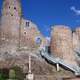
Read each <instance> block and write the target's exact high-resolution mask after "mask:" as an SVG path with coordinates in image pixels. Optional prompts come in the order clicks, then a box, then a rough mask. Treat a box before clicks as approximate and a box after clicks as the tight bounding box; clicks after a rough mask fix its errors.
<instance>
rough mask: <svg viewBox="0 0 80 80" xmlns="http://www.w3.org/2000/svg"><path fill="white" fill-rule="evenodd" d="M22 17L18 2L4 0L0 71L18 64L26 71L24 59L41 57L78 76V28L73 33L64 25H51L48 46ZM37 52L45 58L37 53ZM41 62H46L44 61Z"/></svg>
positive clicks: (79, 35) (40, 35) (0, 36)
mask: <svg viewBox="0 0 80 80" xmlns="http://www.w3.org/2000/svg"><path fill="white" fill-rule="evenodd" d="M21 15H22V12H21V4H20V0H4V2H3V8H2V16H1V24H0V62H1V64H0V68H10V67H12V66H15V65H18V66H20V67H21V68H23V71H24V72H25V70H24V67H25V66H26V63H27V62H26V60H27V57H26V56H27V55H29V54H30V55H32V56H36V57H37V58H39V59H42V57H41V56H43V57H44V58H46V59H47V60H49V61H50V62H52V63H55V64H60V65H62V66H64V67H67V68H69V69H70V70H71V71H73V72H75V74H76V75H80V74H79V73H80V67H79V64H80V56H79V55H80V43H79V41H80V28H77V29H76V30H75V32H72V31H71V30H70V28H69V27H67V26H64V25H56V26H53V27H52V31H51V41H50V44H49V41H48V40H47V39H46V38H45V37H44V36H43V35H42V34H41V33H40V31H39V30H38V28H37V25H36V24H34V23H33V22H31V21H30V20H25V19H23V18H22V16H21ZM46 46H47V47H50V49H49V51H48V49H47V50H44V48H45V47H46ZM42 49H43V50H44V51H43V52H42ZM40 50H41V52H42V53H44V54H45V55H44V54H42V53H41V54H40ZM46 51H47V52H46ZM48 52H50V54H49V53H48ZM37 55H38V56H37ZM46 55H48V56H46ZM50 56H53V58H54V59H52V57H50ZM55 58H56V59H55ZM58 59H59V60H58ZM42 60H43V59H42ZM53 60H54V61H53ZM60 60H61V61H63V62H60ZM43 62H44V63H45V61H44V60H43ZM26 69H27V66H26ZM26 71H27V70H26Z"/></svg>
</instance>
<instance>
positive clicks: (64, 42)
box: [51, 25, 76, 65]
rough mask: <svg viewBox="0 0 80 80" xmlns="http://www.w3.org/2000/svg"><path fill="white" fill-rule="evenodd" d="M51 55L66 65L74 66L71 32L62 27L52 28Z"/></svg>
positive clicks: (67, 28)
mask: <svg viewBox="0 0 80 80" xmlns="http://www.w3.org/2000/svg"><path fill="white" fill-rule="evenodd" d="M51 53H52V55H53V56H55V57H59V58H61V59H63V60H64V61H65V62H66V63H68V64H73V65H76V62H75V55H74V52H73V43H72V31H71V30H70V28H69V27H67V26H63V25H57V26H54V27H53V29H52V32H51Z"/></svg>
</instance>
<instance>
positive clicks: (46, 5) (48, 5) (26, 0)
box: [0, 0, 80, 36]
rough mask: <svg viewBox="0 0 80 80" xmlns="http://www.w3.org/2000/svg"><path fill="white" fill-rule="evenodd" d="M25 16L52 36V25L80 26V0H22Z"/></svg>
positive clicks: (45, 33)
mask: <svg viewBox="0 0 80 80" xmlns="http://www.w3.org/2000/svg"><path fill="white" fill-rule="evenodd" d="M21 4H22V12H23V17H24V18H25V19H29V20H32V21H33V22H34V23H35V24H37V25H38V28H39V30H40V31H41V32H42V33H43V35H45V36H50V29H51V26H52V25H67V26H70V28H71V29H75V28H76V27H77V26H80V0H21ZM1 5H2V0H0V9H1Z"/></svg>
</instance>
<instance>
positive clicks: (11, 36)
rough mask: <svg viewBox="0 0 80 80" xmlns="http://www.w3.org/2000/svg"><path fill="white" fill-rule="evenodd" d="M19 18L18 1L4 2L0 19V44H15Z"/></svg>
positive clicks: (19, 7)
mask: <svg viewBox="0 0 80 80" xmlns="http://www.w3.org/2000/svg"><path fill="white" fill-rule="evenodd" d="M20 18H21V5H20V0H4V1H3V8H2V17H1V43H3V41H4V42H6V41H7V42H8V41H9V43H10V42H14V43H15V42H17V40H18V39H19V27H20Z"/></svg>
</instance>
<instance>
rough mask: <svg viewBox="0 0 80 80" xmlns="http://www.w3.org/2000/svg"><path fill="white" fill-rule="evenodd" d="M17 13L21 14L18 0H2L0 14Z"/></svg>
mask: <svg viewBox="0 0 80 80" xmlns="http://www.w3.org/2000/svg"><path fill="white" fill-rule="evenodd" d="M9 14H10V15H17V16H21V3H20V0H4V2H3V10H2V15H9Z"/></svg>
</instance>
